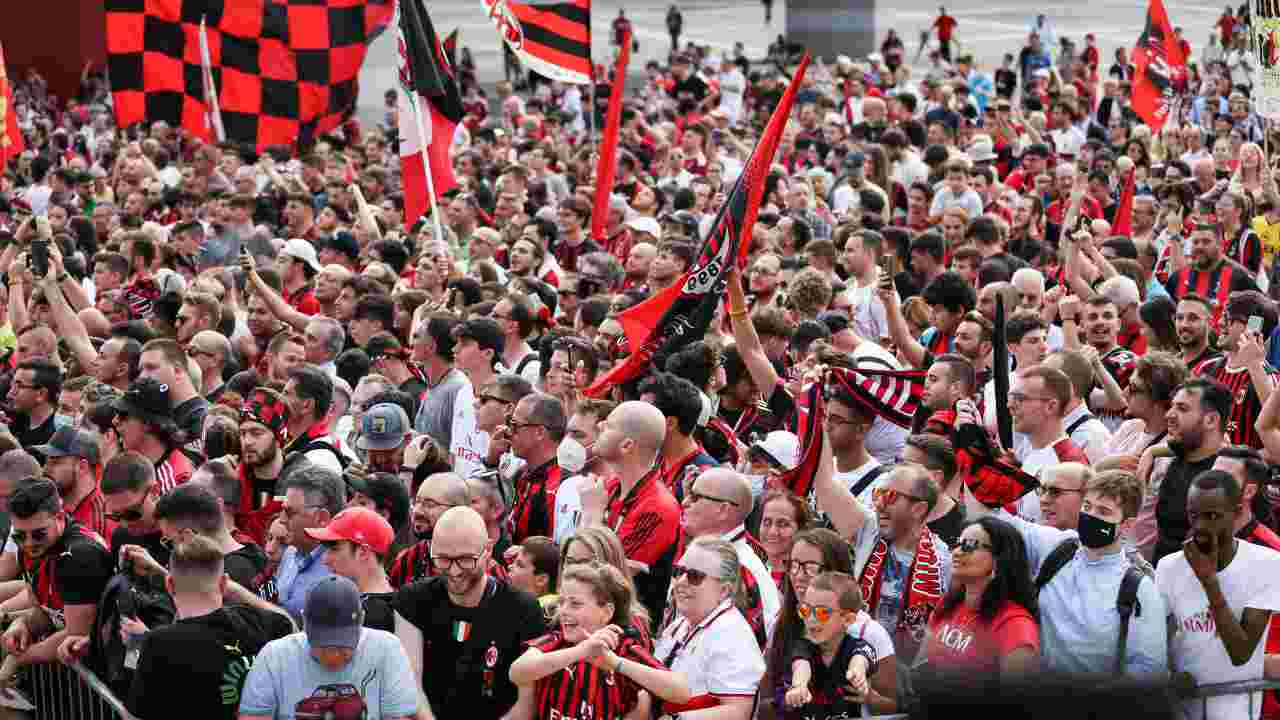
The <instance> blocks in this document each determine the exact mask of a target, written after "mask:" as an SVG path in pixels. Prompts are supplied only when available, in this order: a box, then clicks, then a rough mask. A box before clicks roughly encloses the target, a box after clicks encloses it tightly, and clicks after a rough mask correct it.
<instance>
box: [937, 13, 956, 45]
mask: <svg viewBox="0 0 1280 720" xmlns="http://www.w3.org/2000/svg"><path fill="white" fill-rule="evenodd" d="M956 25H957V23H956V19H955V18H953V17H951V16H950V15H939V16H938V19H937V20H934V21H933V26H934V27H936V28H938V39H939V40H943V41H946V40H950V39H951V33H952V32H953V31H954V30H955V29H956Z"/></svg>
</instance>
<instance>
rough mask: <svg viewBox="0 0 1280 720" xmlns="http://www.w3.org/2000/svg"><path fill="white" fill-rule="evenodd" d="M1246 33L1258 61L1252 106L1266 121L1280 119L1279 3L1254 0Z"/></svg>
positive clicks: (1268, 0) (1270, 0)
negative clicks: (1248, 35)
mask: <svg viewBox="0 0 1280 720" xmlns="http://www.w3.org/2000/svg"><path fill="white" fill-rule="evenodd" d="M1249 32H1250V38H1249V45H1250V46H1251V47H1252V48H1253V53H1254V56H1255V58H1256V59H1257V61H1258V62H1257V66H1258V77H1257V78H1256V80H1255V81H1254V85H1253V92H1254V109H1255V110H1256V111H1257V113H1258V114H1259V115H1261V116H1263V117H1264V118H1266V119H1268V120H1280V3H1276V2H1274V1H1272V0H1254V2H1253V16H1252V18H1251V19H1250V25H1249Z"/></svg>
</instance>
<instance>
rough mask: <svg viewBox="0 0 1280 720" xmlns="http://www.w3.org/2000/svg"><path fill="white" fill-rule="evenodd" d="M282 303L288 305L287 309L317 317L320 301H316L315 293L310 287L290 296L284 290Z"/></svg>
mask: <svg viewBox="0 0 1280 720" xmlns="http://www.w3.org/2000/svg"><path fill="white" fill-rule="evenodd" d="M283 296H284V301H285V302H287V303H289V307H291V308H293V309H294V310H297V311H298V312H300V313H302V314H303V315H319V314H320V301H319V300H317V299H316V291H315V290H313V289H311V287H310V286H307V287H304V288H302V290H301V291H299V292H298V293H297V294H295V295H290V294H289V292H288V291H287V290H286V291H285V292H284V293H283Z"/></svg>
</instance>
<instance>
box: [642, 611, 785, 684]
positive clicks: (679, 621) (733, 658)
mask: <svg viewBox="0 0 1280 720" xmlns="http://www.w3.org/2000/svg"><path fill="white" fill-rule="evenodd" d="M677 644H683V647H681V648H680V652H679V653H677V654H676V656H675V658H674V659H673V660H672V661H671V668H670V669H672V670H675V671H676V672H680V673H684V675H685V677H686V678H687V679H688V681H689V694H690V696H691V697H693V698H697V697H699V696H704V695H715V696H718V697H754V696H755V694H756V689H757V688H758V687H759V686H760V678H761V677H762V676H763V675H764V671H765V662H764V655H763V654H762V653H761V652H760V644H759V643H758V642H756V636H755V633H753V632H752V631H751V625H749V624H748V623H747V619H746V618H745V617H743V616H742V612H741V611H740V610H738V609H737V608H736V607H733V604H732V601H731V600H725V601H724V602H723V603H721V604H720V606H719V607H717V608H716V609H715V610H712V611H711V614H709V615H707V617H706V619H704V620H703V621H702V622H701V623H699V624H698V626H697V627H690V625H689V621H688V620H686V619H685V618H684V616H683V615H681V616H677V617H676V619H675V620H674V621H673V622H672V623H671V624H670V625H668V626H667V628H666V630H664V631H663V632H662V635H660V636H659V637H658V642H657V643H656V644H655V645H654V648H653V649H654V652H653V656H654V657H655V658H657V659H658V660H660V661H661V660H665V659H666V658H667V656H668V655H670V654H671V651H672V650H673V649H674V648H675V647H676V645H677Z"/></svg>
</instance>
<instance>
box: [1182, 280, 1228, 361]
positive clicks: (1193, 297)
mask: <svg viewBox="0 0 1280 720" xmlns="http://www.w3.org/2000/svg"><path fill="white" fill-rule="evenodd" d="M1212 318H1213V305H1212V304H1211V303H1210V302H1209V300H1207V299H1206V298H1205V297H1204V296H1203V295H1197V294H1195V293H1191V294H1188V295H1186V296H1185V297H1183V298H1182V299H1180V300H1178V306H1177V309H1176V310H1175V311H1174V316H1173V324H1174V329H1175V331H1176V332H1177V333H1178V346H1179V348H1180V349H1181V351H1182V360H1183V361H1184V362H1185V363H1186V366H1187V369H1188V370H1194V369H1195V368H1197V367H1199V366H1200V365H1202V364H1204V363H1205V362H1206V361H1208V360H1212V359H1214V358H1216V357H1218V356H1219V355H1220V354H1221V353H1219V352H1218V351H1217V350H1215V349H1214V348H1213V347H1212V346H1211V345H1210V342H1209V340H1210V338H1209V329H1210V323H1211V322H1212Z"/></svg>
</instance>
